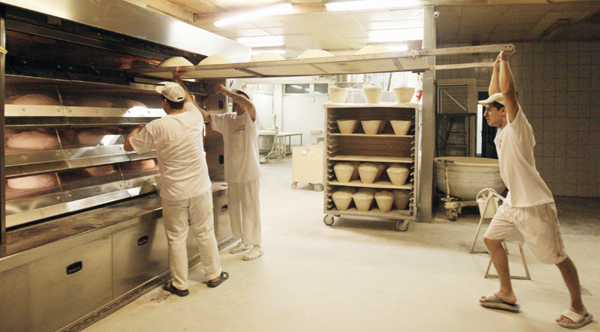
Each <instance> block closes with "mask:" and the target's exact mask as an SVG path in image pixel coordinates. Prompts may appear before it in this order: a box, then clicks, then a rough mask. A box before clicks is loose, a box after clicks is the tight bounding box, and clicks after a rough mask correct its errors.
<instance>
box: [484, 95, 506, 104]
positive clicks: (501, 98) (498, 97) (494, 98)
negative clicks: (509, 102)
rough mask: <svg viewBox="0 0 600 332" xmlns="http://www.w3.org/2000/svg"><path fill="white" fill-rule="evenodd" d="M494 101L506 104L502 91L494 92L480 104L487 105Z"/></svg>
mask: <svg viewBox="0 0 600 332" xmlns="http://www.w3.org/2000/svg"><path fill="white" fill-rule="evenodd" d="M493 102H497V103H498V104H502V105H504V96H503V95H502V93H494V94H493V95H491V96H490V97H489V98H488V99H486V100H480V101H479V104H481V105H484V106H485V105H489V104H491V103H493Z"/></svg>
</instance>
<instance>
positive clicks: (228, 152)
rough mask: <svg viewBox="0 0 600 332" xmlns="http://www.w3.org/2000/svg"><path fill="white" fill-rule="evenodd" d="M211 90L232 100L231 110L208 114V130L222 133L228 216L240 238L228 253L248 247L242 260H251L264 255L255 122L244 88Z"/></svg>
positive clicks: (236, 237)
mask: <svg viewBox="0 0 600 332" xmlns="http://www.w3.org/2000/svg"><path fill="white" fill-rule="evenodd" d="M215 91H216V92H217V93H220V94H223V95H225V96H227V97H229V98H231V99H232V100H233V112H231V113H224V114H211V115H210V123H211V126H212V129H213V130H216V131H218V132H221V133H222V134H223V141H224V145H225V181H227V185H228V191H229V218H230V221H231V229H232V232H233V238H234V239H235V240H241V241H240V242H239V243H238V244H237V245H236V246H235V247H233V248H232V249H231V250H229V252H230V253H232V254H237V253H240V252H243V251H246V250H248V249H250V251H249V252H248V253H246V254H245V255H244V256H243V257H242V259H243V260H245V261H251V260H255V259H257V258H259V257H261V256H262V255H263V254H264V250H263V248H262V246H261V224H260V202H259V187H260V185H259V178H260V176H261V174H260V159H259V158H260V156H259V152H258V131H259V122H258V118H257V114H256V108H255V107H254V104H252V101H251V100H250V99H251V97H250V94H249V92H248V91H246V90H237V89H233V90H228V89H227V88H225V86H223V85H217V87H216V89H215Z"/></svg>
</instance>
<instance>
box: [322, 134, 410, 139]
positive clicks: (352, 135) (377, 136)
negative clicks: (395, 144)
mask: <svg viewBox="0 0 600 332" xmlns="http://www.w3.org/2000/svg"><path fill="white" fill-rule="evenodd" d="M329 136H348V137H375V138H415V135H395V134H377V135H367V134H361V133H353V134H342V133H331V134H329Z"/></svg>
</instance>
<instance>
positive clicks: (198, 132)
mask: <svg viewBox="0 0 600 332" xmlns="http://www.w3.org/2000/svg"><path fill="white" fill-rule="evenodd" d="M183 110H184V112H183V113H178V114H171V115H167V116H165V117H162V118H160V119H156V120H153V121H151V122H150V123H148V124H147V125H146V126H145V127H144V129H142V130H140V131H139V132H138V133H137V134H135V135H134V136H132V137H131V140H130V142H131V146H132V147H133V149H134V150H135V152H137V153H144V152H148V151H151V150H153V149H155V150H156V155H157V157H158V167H159V169H160V176H161V181H162V184H161V189H160V196H161V197H162V198H165V199H169V200H182V199H188V198H191V197H196V196H199V195H201V194H204V193H205V192H207V191H209V190H210V189H211V183H210V178H209V177H208V166H207V164H206V157H205V152H204V142H203V136H202V132H203V129H204V119H203V118H202V113H200V111H199V110H198V108H197V107H196V106H195V105H194V104H193V103H190V102H188V103H185V105H184V106H183Z"/></svg>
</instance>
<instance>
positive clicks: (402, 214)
mask: <svg viewBox="0 0 600 332" xmlns="http://www.w3.org/2000/svg"><path fill="white" fill-rule="evenodd" d="M327 211H328V212H329V213H330V214H333V215H336V216H337V215H357V216H365V217H384V218H390V219H398V218H409V217H411V214H412V211H411V210H392V211H390V212H381V211H380V210H379V209H378V208H373V209H370V210H369V211H358V210H357V209H356V208H349V209H348V210H344V211H339V210H338V209H330V210H327Z"/></svg>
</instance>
